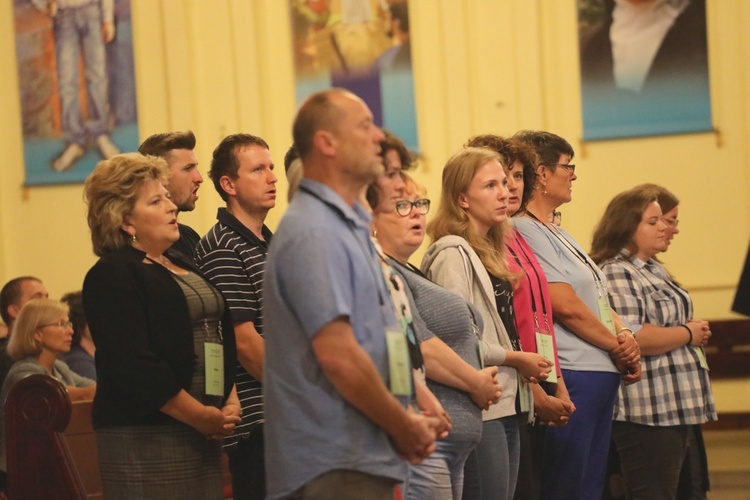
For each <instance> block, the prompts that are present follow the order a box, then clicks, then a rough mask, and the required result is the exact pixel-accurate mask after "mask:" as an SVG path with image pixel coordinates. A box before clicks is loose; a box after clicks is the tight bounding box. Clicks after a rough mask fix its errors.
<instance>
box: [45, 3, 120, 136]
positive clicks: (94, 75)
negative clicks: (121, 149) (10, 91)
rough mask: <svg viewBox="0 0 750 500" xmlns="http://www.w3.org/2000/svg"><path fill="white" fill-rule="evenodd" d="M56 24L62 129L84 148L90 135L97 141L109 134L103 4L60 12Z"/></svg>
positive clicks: (54, 27)
mask: <svg viewBox="0 0 750 500" xmlns="http://www.w3.org/2000/svg"><path fill="white" fill-rule="evenodd" d="M52 24H53V29H54V33H55V52H56V55H57V86H58V91H59V93H60V107H61V111H62V112H61V115H62V130H63V133H64V134H65V136H66V140H67V141H68V142H74V143H76V144H78V145H80V146H84V144H85V142H86V135H87V134H88V135H89V137H92V138H96V137H98V136H100V135H101V134H104V133H106V132H107V118H108V115H109V102H108V100H107V66H106V58H105V50H104V40H103V39H102V12H101V2H100V1H99V0H95V1H92V2H91V3H89V4H86V5H84V6H83V7H75V8H71V9H60V10H59V11H58V12H57V15H56V16H55V17H54V19H53V23H52ZM81 55H83V76H84V79H85V81H86V94H87V96H88V103H87V104H88V105H87V107H86V121H85V123H84V119H83V115H82V111H81V103H80V100H79V98H78V82H79V79H80V75H79V74H78V60H79V58H80V57H81Z"/></svg>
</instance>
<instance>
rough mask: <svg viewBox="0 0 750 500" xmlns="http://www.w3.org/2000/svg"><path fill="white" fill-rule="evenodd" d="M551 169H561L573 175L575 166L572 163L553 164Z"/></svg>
mask: <svg viewBox="0 0 750 500" xmlns="http://www.w3.org/2000/svg"><path fill="white" fill-rule="evenodd" d="M552 166H553V167H562V168H564V169H565V170H567V171H568V173H569V174H571V175H573V174H574V173H576V166H575V165H574V164H572V163H553V164H552Z"/></svg>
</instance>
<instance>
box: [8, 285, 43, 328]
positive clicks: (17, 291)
mask: <svg viewBox="0 0 750 500" xmlns="http://www.w3.org/2000/svg"><path fill="white" fill-rule="evenodd" d="M26 281H37V282H39V283H41V282H42V280H40V279H39V278H36V277H34V276H19V277H18V278H13V279H12V280H10V281H9V282H7V283H6V284H5V285H4V286H3V289H2V290H0V309H2V310H0V317H2V318H3V323H5V324H6V325H9V324H10V321H11V317H10V315H9V314H8V307H9V306H12V305H14V304H15V305H18V299H20V298H21V286H22V285H23V284H24V283H25V282H26Z"/></svg>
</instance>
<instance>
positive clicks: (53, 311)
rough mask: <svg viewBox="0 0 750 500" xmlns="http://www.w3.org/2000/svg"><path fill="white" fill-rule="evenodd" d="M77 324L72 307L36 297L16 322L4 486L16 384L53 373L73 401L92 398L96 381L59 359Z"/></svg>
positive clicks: (1, 395)
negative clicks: (12, 398) (71, 317)
mask: <svg viewBox="0 0 750 500" xmlns="http://www.w3.org/2000/svg"><path fill="white" fill-rule="evenodd" d="M72 338H73V326H72V324H71V322H70V320H69V319H68V306H66V305H65V304H63V303H61V302H59V301H57V300H52V299H33V300H30V301H29V302H27V303H26V304H25V305H24V306H23V307H22V308H21V311H20V312H19V313H18V318H17V319H16V322H15V323H14V325H13V331H12V332H11V337H10V341H8V354H9V355H10V356H11V358H13V359H14V360H16V362H15V363H13V366H12V367H11V369H10V371H9V372H8V376H7V377H6V378H5V382H4V383H3V387H2V391H1V392H0V402H2V403H1V405H2V410H0V439H1V440H2V441H1V442H0V488H2V489H3V491H4V490H5V488H6V480H7V478H6V476H5V474H6V471H7V464H6V455H5V412H4V408H5V400H6V399H7V398H8V393H10V390H11V389H12V388H13V386H14V385H15V384H16V382H18V381H19V380H21V379H22V378H24V377H27V376H29V375H33V374H42V375H49V376H51V377H54V378H56V379H57V380H59V381H60V382H61V383H63V384H64V385H65V386H66V388H67V390H68V395H69V396H70V399H71V400H72V401H83V400H90V399H92V398H93V397H94V393H95V392H96V382H94V381H93V380H91V379H88V378H86V377H82V376H80V375H78V374H76V373H75V372H74V371H72V370H71V369H70V368H68V365H66V364H65V363H63V362H62V361H60V360H59V358H60V356H62V355H63V354H65V353H67V352H68V351H70V344H71V340H72Z"/></svg>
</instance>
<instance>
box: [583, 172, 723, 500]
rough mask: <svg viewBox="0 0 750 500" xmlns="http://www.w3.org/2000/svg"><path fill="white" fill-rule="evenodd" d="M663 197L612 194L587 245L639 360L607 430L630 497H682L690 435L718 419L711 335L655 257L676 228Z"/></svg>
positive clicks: (658, 193) (645, 191) (643, 189)
mask: <svg viewBox="0 0 750 500" xmlns="http://www.w3.org/2000/svg"><path fill="white" fill-rule="evenodd" d="M668 195H669V193H668V192H665V190H663V188H660V187H659V186H655V185H648V184H646V185H641V186H637V187H635V188H633V189H631V190H628V191H625V192H623V193H620V194H618V195H617V196H615V198H614V199H612V201H611V202H610V203H609V205H608V206H607V208H606V210H605V212H604V215H603V216H602V219H601V221H600V222H599V224H598V226H597V228H596V231H595V232H594V239H593V243H592V247H591V257H592V258H593V259H594V260H595V261H596V262H597V263H598V264H599V265H600V266H601V268H602V270H603V271H604V273H605V274H606V275H607V279H608V281H609V291H610V295H611V297H612V301H613V304H614V307H615V309H616V310H617V312H618V313H619V314H620V316H621V317H623V319H625V320H626V321H627V322H628V323H629V324H630V326H631V327H632V329H633V332H634V334H635V335H636V338H637V340H638V344H639V345H640V347H641V354H642V355H643V358H642V362H643V380H642V381H641V383H639V384H634V385H631V386H625V385H621V386H620V390H619V393H618V398H617V401H616V403H615V413H614V424H613V429H612V439H613V441H614V443H615V447H616V449H617V452H618V454H619V457H620V464H621V468H622V472H623V475H624V476H625V485H626V488H627V492H628V498H663V499H671V498H682V496H680V495H678V490H677V488H678V481H679V478H680V471H681V469H682V466H683V462H684V459H685V457H686V453H687V452H688V449H689V446H688V440H689V438H690V434H691V432H692V431H693V428H694V427H697V426H699V425H700V424H703V423H705V422H707V421H709V420H716V408H715V406H714V401H713V395H712V393H711V385H710V382H709V377H708V365H707V363H706V357H705V353H704V352H703V347H704V346H705V345H706V344H707V342H708V339H709V337H710V336H711V330H710V329H709V325H708V323H707V322H705V321H700V320H697V319H695V318H693V303H692V300H691V299H690V295H688V292H687V290H685V289H684V288H682V287H681V286H680V285H679V284H678V283H677V282H676V281H675V280H674V279H673V278H672V277H671V276H670V275H669V273H668V272H667V270H666V268H665V267H664V266H663V265H662V264H661V263H660V262H659V261H658V260H657V259H656V255H657V254H658V253H660V252H663V251H665V250H666V249H667V238H668V237H669V236H671V235H672V234H673V233H672V232H670V234H669V235H668V233H667V230H668V228H672V229H674V228H675V227H676V210H675V209H676V206H677V205H676V198H674V197H672V198H673V200H674V201H675V203H671V204H672V205H674V206H673V207H670V206H669V201H671V200H667V199H666V198H667V197H668ZM660 199H662V200H663V201H664V203H665V206H666V207H667V208H668V209H669V210H668V212H671V211H673V210H674V213H673V214H670V215H671V217H665V216H663V215H662V208H661V205H660V203H659V200H660ZM654 449H658V450H659V453H653V450H654Z"/></svg>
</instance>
